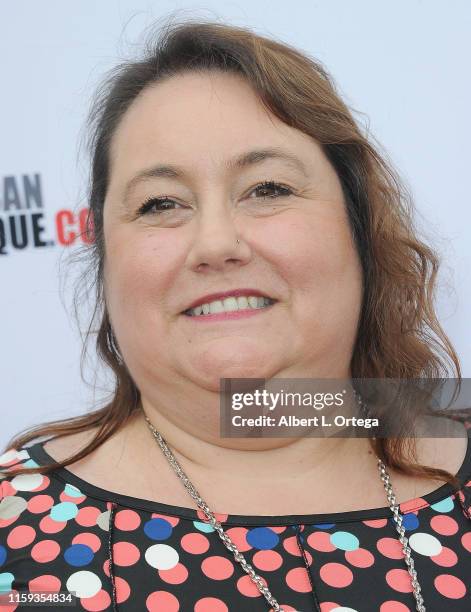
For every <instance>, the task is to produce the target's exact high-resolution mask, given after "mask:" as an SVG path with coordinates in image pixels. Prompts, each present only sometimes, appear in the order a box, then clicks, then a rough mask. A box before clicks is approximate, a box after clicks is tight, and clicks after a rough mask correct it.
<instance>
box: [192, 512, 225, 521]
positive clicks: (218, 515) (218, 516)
mask: <svg viewBox="0 0 471 612" xmlns="http://www.w3.org/2000/svg"><path fill="white" fill-rule="evenodd" d="M196 514H197V515H198V518H199V519H200V521H203V522H204V523H209V521H208V519H207V518H206V517H205V515H204V512H203V511H202V510H197V511H196ZM213 514H214V516H215V517H216V520H217V521H219V522H220V523H221V524H222V523H225V522H226V521H227V514H222V513H221V512H214V513H213Z"/></svg>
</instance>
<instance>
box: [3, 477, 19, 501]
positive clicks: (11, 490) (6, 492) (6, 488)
mask: <svg viewBox="0 0 471 612" xmlns="http://www.w3.org/2000/svg"><path fill="white" fill-rule="evenodd" d="M2 488H3V496H4V497H9V496H13V495H16V489H15V487H13V486H12V484H11V482H8V480H4V481H3V482H2Z"/></svg>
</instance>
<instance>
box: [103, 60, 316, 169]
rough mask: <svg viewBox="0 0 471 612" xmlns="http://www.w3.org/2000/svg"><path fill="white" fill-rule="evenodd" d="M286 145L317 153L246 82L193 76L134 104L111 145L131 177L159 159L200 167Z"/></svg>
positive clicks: (165, 84)
mask: <svg viewBox="0 0 471 612" xmlns="http://www.w3.org/2000/svg"><path fill="white" fill-rule="evenodd" d="M283 145H290V146H291V147H292V148H293V149H294V150H296V152H298V153H299V154H303V151H304V153H305V154H306V155H313V154H315V152H316V148H317V149H319V147H316V144H315V142H314V141H313V139H312V138H310V137H309V136H307V135H306V134H304V133H302V132H300V131H299V130H296V129H294V128H291V127H289V126H288V125H286V124H285V123H283V122H282V121H281V120H279V119H278V118H277V117H276V116H275V115H273V114H272V113H271V112H269V111H268V110H267V109H266V107H265V106H264V105H263V103H262V102H261V100H260V99H259V98H258V96H257V94H256V93H255V92H254V91H253V89H252V88H251V86H250V84H249V83H248V82H247V81H246V79H245V78H243V77H242V76H240V75H237V74H231V73H223V72H220V71H218V72H216V71H211V72H209V71H207V72H191V73H184V74H180V75H176V76H172V77H169V78H167V79H165V80H164V81H162V82H160V83H158V84H156V85H152V86H150V87H148V88H147V89H145V90H144V91H143V92H142V93H141V94H140V95H139V96H138V97H137V98H136V99H135V100H134V102H133V103H132V104H131V106H130V107H129V109H128V110H127V111H126V113H125V115H124V116H123V118H122V119H121V122H120V124H119V126H118V128H117V130H116V133H115V135H114V137H113V139H112V144H111V162H112V166H114V167H120V168H121V169H122V168H124V169H125V172H126V174H131V173H133V172H134V171H137V170H139V169H142V168H143V167H145V166H146V165H148V164H149V163H154V162H156V161H159V160H161V159H166V160H173V161H178V163H179V164H182V165H187V166H188V167H192V166H193V167H197V166H198V165H199V164H206V163H218V162H220V161H221V162H223V161H224V160H226V159H229V158H232V157H233V156H234V155H235V154H237V153H238V152H239V151H240V152H242V151H245V150H247V148H248V147H251V146H253V147H254V148H255V147H269V146H283Z"/></svg>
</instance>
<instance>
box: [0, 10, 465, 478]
mask: <svg viewBox="0 0 471 612" xmlns="http://www.w3.org/2000/svg"><path fill="white" fill-rule="evenodd" d="M195 70H196V71H206V70H219V71H221V70H222V71H225V72H230V73H237V74H238V75H242V76H243V77H245V78H246V79H247V81H248V82H249V84H250V85H251V86H252V88H253V90H254V91H255V92H256V94H257V95H258V96H259V98H260V100H261V102H262V103H263V104H264V105H265V107H266V108H267V109H268V110H269V111H270V112H272V113H273V114H274V115H276V117H278V118H279V119H280V120H281V121H283V122H284V123H286V124H287V125H289V126H291V127H293V128H297V129H298V130H301V131H302V132H304V133H305V134H308V135H309V136H311V137H312V138H314V139H315V140H316V141H317V142H318V143H319V144H320V145H321V147H322V149H323V151H324V153H325V155H326V156H327V158H328V159H329V160H330V162H331V163H332V165H333V167H334V169H335V171H336V172H337V175H338V177H339V179H340V182H341V185H342V189H343V193H344V198H345V204H346V209H347V212H348V218H349V223H350V226H351V231H352V234H353V237H354V240H355V245H356V248H357V250H358V253H359V257H360V261H361V265H362V271H363V287H364V291H363V303H362V309H361V316H360V320H359V324H358V331H357V338H356V343H355V346H354V350H353V354H352V358H351V373H352V378H358V379H361V378H407V379H410V378H420V377H427V378H439V377H442V376H445V377H446V376H447V375H448V376H449V375H450V374H451V376H454V377H456V378H458V379H459V380H461V371H460V364H459V360H458V357H457V355H456V353H455V351H454V349H453V346H452V345H451V343H450V341H449V339H448V337H447V336H446V334H445V332H444V331H443V329H442V327H441V326H440V324H439V322H438V320H437V317H436V313H435V309H434V291H435V284H436V276H437V270H438V265H439V262H438V257H437V255H436V254H435V252H434V251H433V250H432V249H431V248H430V247H429V246H427V245H426V244H425V243H424V242H422V241H421V240H420V239H419V238H418V236H417V232H416V231H415V228H414V222H413V205H412V199H411V196H410V194H409V193H408V191H407V189H406V188H405V187H404V185H403V184H402V183H401V180H400V178H399V177H398V175H397V173H396V171H395V170H394V169H393V168H392V166H391V164H390V163H389V162H387V161H386V156H385V155H384V154H382V155H381V154H380V153H379V145H375V146H373V143H372V139H371V137H369V136H367V135H364V134H363V133H362V129H360V127H359V126H358V125H357V123H356V121H355V120H354V118H353V114H352V112H351V111H350V110H349V108H348V107H347V105H346V104H345V103H344V102H343V101H342V99H341V97H340V95H339V94H338V92H337V89H336V86H335V84H334V82H333V80H332V78H331V77H330V76H329V74H328V73H327V72H326V70H325V69H324V67H323V66H322V65H321V64H320V63H319V62H318V61H316V60H315V59H313V58H311V57H309V56H308V55H306V54H305V53H302V52H300V51H299V50H297V49H295V48H293V47H291V46H289V45H287V44H285V43H283V42H280V41H277V40H274V39H273V38H271V39H270V38H267V37H264V36H260V35H257V34H255V33H254V32H253V31H251V30H249V29H246V28H240V27H234V26H230V25H227V24H223V23H219V22H217V21H216V22H208V21H194V20H191V21H183V22H178V21H177V22H174V21H172V19H170V20H169V21H168V22H167V23H165V25H164V26H161V25H159V29H158V31H157V32H156V33H155V32H154V31H153V32H152V33H151V37H150V39H149V41H148V42H147V44H146V45H145V51H144V54H143V56H142V57H141V58H140V59H138V60H137V61H126V62H124V63H122V64H120V65H118V66H117V67H116V68H115V69H113V70H112V71H111V72H110V73H109V75H108V76H107V78H106V79H105V81H104V82H103V83H102V85H101V86H100V88H99V89H98V91H97V92H96V95H95V98H94V100H93V103H92V107H91V110H90V113H89V118H88V122H87V124H86V127H87V129H88V131H87V133H88V135H89V136H88V140H87V145H88V147H89V152H90V155H91V161H92V164H91V176H90V186H89V213H88V226H87V230H86V231H87V232H91V231H92V230H93V233H94V240H92V241H91V244H90V245H87V246H86V247H84V248H85V249H86V257H87V258H88V264H89V265H88V268H87V274H86V276H85V277H86V278H87V279H91V280H92V287H93V295H94V304H95V305H94V311H93V316H92V319H91V321H90V324H89V327H88V330H87V332H86V335H85V337H84V338H83V346H82V355H81V356H82V360H81V365H82V366H83V359H84V356H85V353H86V345H87V342H88V341H89V340H90V338H91V337H92V336H93V335H94V334H97V337H96V351H97V353H98V356H99V358H100V359H101V360H102V361H103V362H104V363H105V364H106V365H107V366H109V368H111V370H112V371H113V373H114V376H115V385H114V390H113V392H112V394H111V395H110V400H109V401H107V402H106V403H105V405H104V406H103V407H101V408H99V409H95V410H94V411H91V412H89V413H87V414H84V415H81V416H77V417H73V418H68V419H61V420H57V421H53V422H50V423H46V424H42V425H38V426H35V427H33V428H29V429H27V430H26V432H25V433H21V434H18V435H16V436H15V437H13V438H11V439H10V441H9V442H8V444H7V447H6V448H12V447H13V448H19V447H22V446H23V445H25V444H27V443H29V442H31V441H32V440H34V439H35V438H39V437H43V436H47V437H54V438H55V437H61V436H67V435H69V434H74V433H77V432H84V431H86V430H89V429H91V428H95V427H97V428H98V429H97V432H96V434H95V435H94V437H93V439H92V440H91V441H90V442H89V443H88V444H87V445H86V446H85V447H84V448H83V449H82V450H80V451H79V452H77V453H75V454H74V455H71V456H70V457H68V458H67V459H66V460H64V461H61V462H57V463H54V464H51V465H49V466H47V467H45V466H41V467H40V468H22V469H19V470H18V471H17V472H16V473H23V472H36V471H40V472H41V473H49V472H50V471H52V470H54V469H55V468H57V467H59V466H60V467H65V466H67V465H69V464H71V463H74V462H75V461H78V460H80V459H82V458H83V457H85V456H86V455H88V454H89V453H91V452H92V451H93V450H94V449H96V448H97V447H98V446H100V444H102V443H103V442H104V441H105V440H107V439H108V438H109V437H110V436H111V435H113V433H114V432H116V431H117V430H118V429H119V428H120V427H121V426H122V425H123V423H124V422H125V421H126V420H127V419H128V417H129V416H130V415H131V414H132V413H133V412H134V411H136V410H137V409H139V408H140V392H139V389H138V388H137V387H136V385H135V383H134V381H133V379H132V378H131V375H130V374H129V372H128V370H127V368H126V364H125V363H123V362H122V360H121V359H120V358H119V352H118V351H117V350H116V346H117V345H116V340H115V338H114V336H113V333H112V329H111V326H110V321H109V317H108V312H107V308H106V304H105V301H104V293H103V262H104V256H105V236H104V233H103V206H104V200H105V196H106V193H107V187H108V179H109V170H110V142H111V140H112V138H113V135H114V133H115V131H116V128H117V126H118V125H119V122H120V120H121V119H122V117H123V115H124V114H125V113H126V111H127V109H128V108H129V107H130V105H131V104H132V103H133V101H134V100H135V98H136V97H137V96H138V95H139V94H140V93H141V92H142V91H143V90H144V89H145V88H147V87H150V86H152V85H155V84H157V83H159V82H160V81H162V79H166V78H169V77H171V76H173V75H178V74H181V73H183V72H187V71H195ZM75 306H76V308H77V302H76V303H75ZM76 312H77V311H76ZM95 321H98V331H92V328H93V324H94V322H95ZM371 444H372V446H373V449H374V451H375V453H376V454H377V455H378V457H379V458H381V459H382V460H383V461H384V462H385V463H386V465H388V466H390V467H393V468H395V469H397V470H399V471H401V472H402V473H405V474H409V475H418V476H426V477H430V478H434V479H444V480H447V481H449V482H453V476H452V475H451V474H449V473H448V472H446V471H444V470H441V469H435V468H430V467H427V466H423V465H419V464H418V463H417V461H416V454H415V444H414V443H413V442H412V443H411V441H410V439H409V441H407V439H406V438H404V437H402V438H377V439H373V440H371Z"/></svg>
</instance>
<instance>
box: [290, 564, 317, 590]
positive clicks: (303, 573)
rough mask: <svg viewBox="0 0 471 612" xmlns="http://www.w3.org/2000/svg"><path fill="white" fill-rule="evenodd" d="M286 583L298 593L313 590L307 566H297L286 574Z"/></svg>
mask: <svg viewBox="0 0 471 612" xmlns="http://www.w3.org/2000/svg"><path fill="white" fill-rule="evenodd" d="M286 584H287V585H288V586H289V588H290V589H293V591H297V592H298V593H309V591H311V590H312V587H311V583H310V582H309V576H308V573H307V570H306V568H305V567H295V568H293V569H291V570H289V572H288V573H287V574H286Z"/></svg>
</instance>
